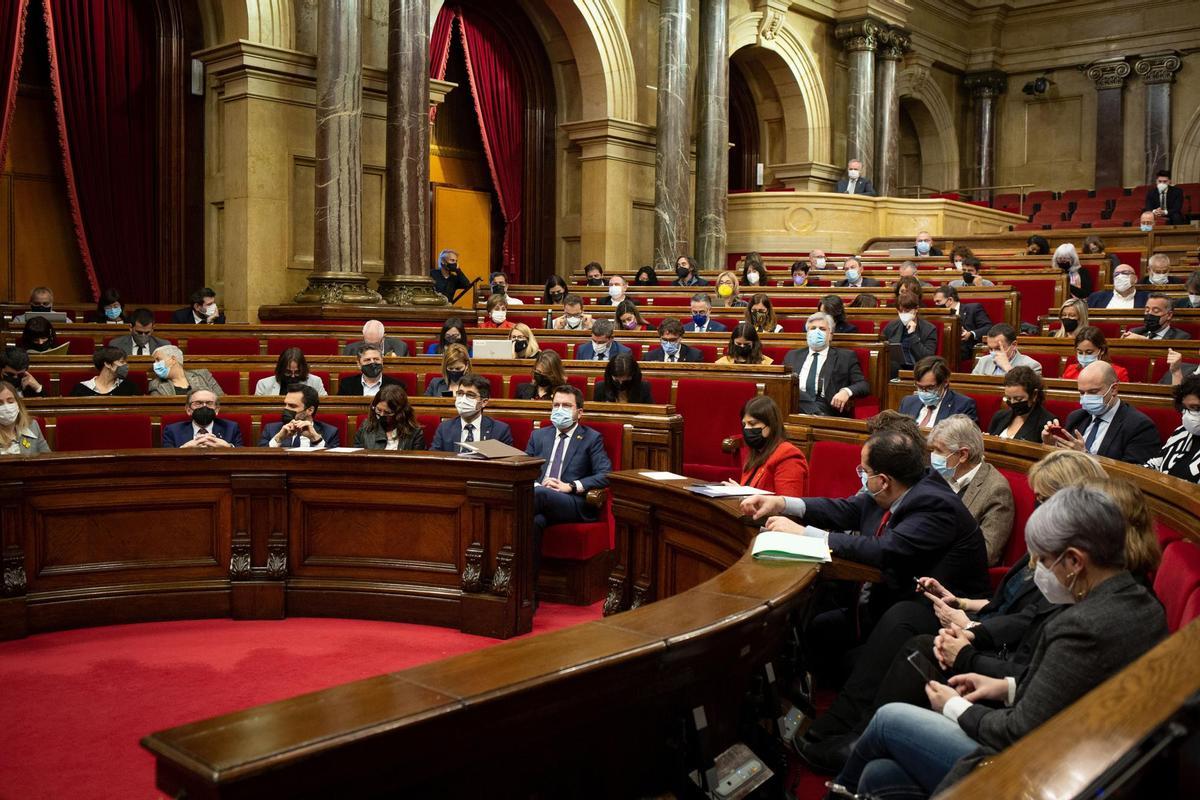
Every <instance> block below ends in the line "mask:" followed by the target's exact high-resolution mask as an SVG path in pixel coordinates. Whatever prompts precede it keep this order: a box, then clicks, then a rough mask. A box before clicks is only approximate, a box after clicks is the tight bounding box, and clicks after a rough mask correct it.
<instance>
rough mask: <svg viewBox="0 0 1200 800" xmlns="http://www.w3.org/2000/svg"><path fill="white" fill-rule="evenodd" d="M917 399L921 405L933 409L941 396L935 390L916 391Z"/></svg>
mask: <svg viewBox="0 0 1200 800" xmlns="http://www.w3.org/2000/svg"><path fill="white" fill-rule="evenodd" d="M917 399H918V400H920V401H921V405H923V406H925V407H927V408H933V407H934V406H936V405H937V404H938V401H939V400H941V399H942V395H941V393H940V392H938V391H937V390H936V389H917Z"/></svg>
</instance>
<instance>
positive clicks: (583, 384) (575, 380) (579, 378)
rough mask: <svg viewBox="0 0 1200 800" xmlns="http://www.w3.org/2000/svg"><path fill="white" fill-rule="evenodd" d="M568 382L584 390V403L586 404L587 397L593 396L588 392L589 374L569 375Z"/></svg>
mask: <svg viewBox="0 0 1200 800" xmlns="http://www.w3.org/2000/svg"><path fill="white" fill-rule="evenodd" d="M567 383H568V384H570V385H571V386H574V387H575V388H576V389H578V390H579V391H581V392H583V398H584V403H585V404H586V403H587V398H589V397H590V396H591V394H590V393H589V392H588V385H587V375H567Z"/></svg>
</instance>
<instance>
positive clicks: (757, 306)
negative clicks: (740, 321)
mask: <svg viewBox="0 0 1200 800" xmlns="http://www.w3.org/2000/svg"><path fill="white" fill-rule="evenodd" d="M746 322H747V324H749V325H753V326H754V330H756V331H758V332H759V333H782V332H783V326H782V325H780V324H779V321H778V320H776V319H775V306H774V305H772V304H771V297H770V295H766V294H762V293H759V294H756V295H754V296H753V297H751V298H750V305H749V306H747V307H746Z"/></svg>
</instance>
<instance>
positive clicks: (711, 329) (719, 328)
mask: <svg viewBox="0 0 1200 800" xmlns="http://www.w3.org/2000/svg"><path fill="white" fill-rule="evenodd" d="M683 329H684V330H685V331H687V332H688V333H695V332H696V323H694V322H689V323H688V324H686V325H684V326H683ZM726 330H728V329H727V328H726V327H725V325H724V324H723V323H720V322H717V321H716V320H715V319H713V318H712V317H709V318H708V331H707V332H708V333H724V332H725V331H726Z"/></svg>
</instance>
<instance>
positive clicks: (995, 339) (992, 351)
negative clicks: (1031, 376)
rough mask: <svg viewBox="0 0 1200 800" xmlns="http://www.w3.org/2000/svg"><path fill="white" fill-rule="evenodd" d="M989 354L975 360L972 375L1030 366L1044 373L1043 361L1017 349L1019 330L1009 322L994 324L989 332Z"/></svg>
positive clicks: (1005, 373) (989, 373) (991, 373)
mask: <svg viewBox="0 0 1200 800" xmlns="http://www.w3.org/2000/svg"><path fill="white" fill-rule="evenodd" d="M986 339H987V346H988V354H987V355H986V356H983V357H982V358H980V359H979V360H978V361H976V362H975V369H973V370H971V374H972V375H1007V374H1008V371H1009V370H1010V369H1012V368H1013V367H1029V368H1030V369H1031V370H1033V371H1034V372H1036V373H1037V374H1039V375H1041V374H1042V365H1041V363H1039V362H1037V361H1035V360H1033V359H1032V358H1030V357H1029V356H1027V355H1024V354H1023V353H1021V351H1019V350H1017V331H1016V328H1014V327H1013V326H1012V325H1009V324H1008V323H1007V322H1000V323H997V324H995V325H993V326H992V328H991V330H989V331H988V332H987V337H986Z"/></svg>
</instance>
